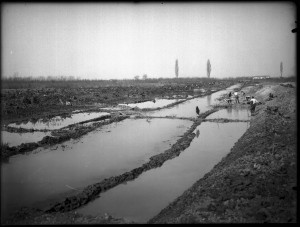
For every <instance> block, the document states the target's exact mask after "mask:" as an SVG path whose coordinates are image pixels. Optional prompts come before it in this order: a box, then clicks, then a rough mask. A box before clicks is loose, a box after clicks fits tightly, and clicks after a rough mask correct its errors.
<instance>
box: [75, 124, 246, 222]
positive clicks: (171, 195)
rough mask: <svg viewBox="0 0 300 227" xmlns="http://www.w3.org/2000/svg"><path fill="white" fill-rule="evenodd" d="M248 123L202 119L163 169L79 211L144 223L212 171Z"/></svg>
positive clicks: (117, 187) (111, 192) (244, 130)
mask: <svg viewBox="0 0 300 227" xmlns="http://www.w3.org/2000/svg"><path fill="white" fill-rule="evenodd" d="M247 128H248V123H244V122H238V123H236V122H233V123H232V122H231V123H221V124H220V123H214V122H203V123H202V124H201V125H200V126H198V127H197V128H196V130H195V133H196V135H197V136H196V137H195V138H194V140H193V141H192V143H191V144H190V146H189V147H188V148H187V149H186V150H185V151H183V152H182V153H181V154H180V155H179V156H178V157H176V158H174V159H170V160H168V161H166V162H165V163H164V164H163V165H162V166H161V167H160V168H155V169H151V170H149V171H147V172H144V173H142V174H141V175H140V176H139V177H138V178H136V179H135V180H133V181H129V182H127V183H126V184H121V185H118V186H116V187H115V188H112V189H110V190H108V191H106V192H104V193H101V194H100V197H99V198H97V199H96V200H94V201H92V202H90V203H88V204H87V205H86V206H84V207H82V208H79V209H77V210H76V211H77V212H79V213H82V214H86V215H88V214H90V215H100V216H102V215H104V213H108V214H110V215H113V216H115V217H124V218H126V219H128V220H131V221H135V222H138V223H145V222H147V221H148V220H149V219H150V218H152V217H154V216H155V215H156V214H158V213H159V212H160V210H162V209H163V208H165V207H166V206H167V205H168V204H169V203H171V202H172V201H173V200H175V199H176V198H177V197H178V196H180V195H181V194H182V193H183V192H184V191H185V190H187V189H188V188H189V187H191V186H192V185H193V184H194V183H195V182H196V181H197V180H198V179H200V178H202V177H203V176H204V174H206V173H207V172H209V171H210V170H211V169H212V168H213V167H214V165H216V164H217V163H218V162H219V161H220V160H221V159H222V158H223V157H225V156H226V155H227V154H228V153H229V152H230V149H231V148H232V147H233V145H234V143H235V142H236V141H237V140H238V139H239V138H240V137H241V136H242V135H243V134H244V133H245V132H246V130H247Z"/></svg>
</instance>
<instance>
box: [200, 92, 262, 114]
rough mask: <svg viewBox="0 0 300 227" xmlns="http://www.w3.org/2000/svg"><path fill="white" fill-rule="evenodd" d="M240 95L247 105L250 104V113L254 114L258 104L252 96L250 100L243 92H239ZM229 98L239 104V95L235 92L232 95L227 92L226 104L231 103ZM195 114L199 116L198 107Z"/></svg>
mask: <svg viewBox="0 0 300 227" xmlns="http://www.w3.org/2000/svg"><path fill="white" fill-rule="evenodd" d="M240 93H241V95H242V96H243V97H245V98H246V101H247V103H249V104H250V111H251V113H254V111H255V107H256V105H257V104H258V103H259V102H258V101H257V100H256V99H255V98H254V96H252V97H251V98H250V96H246V94H245V92H244V91H241V92H240ZM231 97H233V98H234V99H235V103H240V100H239V94H238V92H237V91H235V92H233V93H232V92H229V94H228V99H227V102H228V103H232V99H231ZM196 113H197V115H199V114H200V109H199V107H198V106H196Z"/></svg>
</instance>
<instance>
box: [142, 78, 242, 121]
mask: <svg viewBox="0 0 300 227" xmlns="http://www.w3.org/2000/svg"><path fill="white" fill-rule="evenodd" d="M240 86H241V84H237V85H233V86H231V87H228V88H227V89H225V90H221V91H217V92H214V93H212V94H211V95H207V96H203V97H200V98H195V99H191V100H187V101H186V102H183V103H181V104H179V105H176V106H173V107H170V108H167V109H163V110H156V111H149V112H147V113H145V114H146V115H149V116H159V117H163V116H174V117H197V114H196V106H198V107H199V109H200V114H201V113H204V112H206V111H208V110H210V109H212V105H215V104H217V103H218V102H219V101H218V100H217V98H219V97H220V96H221V95H224V94H227V93H229V92H230V91H233V89H234V88H238V87H240Z"/></svg>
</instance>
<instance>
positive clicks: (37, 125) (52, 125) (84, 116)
mask: <svg viewBox="0 0 300 227" xmlns="http://www.w3.org/2000/svg"><path fill="white" fill-rule="evenodd" d="M106 115H110V114H109V113H105V112H101V113H99V112H92V113H77V114H72V115H71V116H70V117H66V118H63V117H60V116H56V117H53V118H51V119H46V120H45V119H39V120H38V121H37V122H31V121H29V122H27V123H21V124H16V123H12V124H9V125H8V126H10V127H14V128H25V129H35V130H43V129H46V130H54V129H60V128H63V127H66V126H68V125H71V124H75V123H79V122H82V121H87V120H91V119H94V118H98V117H101V116H106Z"/></svg>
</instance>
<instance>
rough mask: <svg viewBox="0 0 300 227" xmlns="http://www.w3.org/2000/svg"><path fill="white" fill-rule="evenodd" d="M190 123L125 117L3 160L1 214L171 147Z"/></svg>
mask: <svg viewBox="0 0 300 227" xmlns="http://www.w3.org/2000/svg"><path fill="white" fill-rule="evenodd" d="M191 125H192V122H191V121H187V120H177V119H175V120H173V119H152V120H146V119H136V120H134V119H126V120H124V121H121V122H116V123H112V124H109V125H105V126H102V127H101V128H99V129H98V130H96V131H93V132H91V133H89V134H87V135H85V136H83V137H81V138H80V139H78V140H75V141H74V140H71V141H67V142H64V143H62V144H58V145H54V146H51V147H50V148H47V149H42V148H39V149H37V150H35V151H34V152H31V153H30V154H28V155H17V156H12V157H10V159H9V162H8V163H3V164H2V165H1V174H2V175H1V186H2V193H1V211H2V212H3V213H2V215H4V216H5V215H6V214H7V213H9V212H11V211H13V210H15V209H17V208H20V207H21V206H34V205H36V206H38V203H39V202H44V201H50V200H51V201H54V200H57V199H59V198H61V197H65V196H66V195H68V194H70V193H72V192H74V190H73V189H72V188H74V189H75V190H81V189H83V188H84V187H86V186H88V185H90V184H94V183H97V182H101V181H102V180H103V179H105V178H108V177H111V176H117V175H120V174H122V173H125V172H127V171H130V170H131V169H133V168H136V167H139V166H141V165H142V164H144V163H146V162H147V161H149V158H150V157H151V156H153V155H156V154H158V153H161V152H163V151H165V150H166V149H169V148H170V147H171V145H173V144H174V143H175V142H176V141H177V139H178V138H179V136H181V135H183V134H184V133H185V132H186V130H187V128H189V127H190V126H191Z"/></svg>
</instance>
